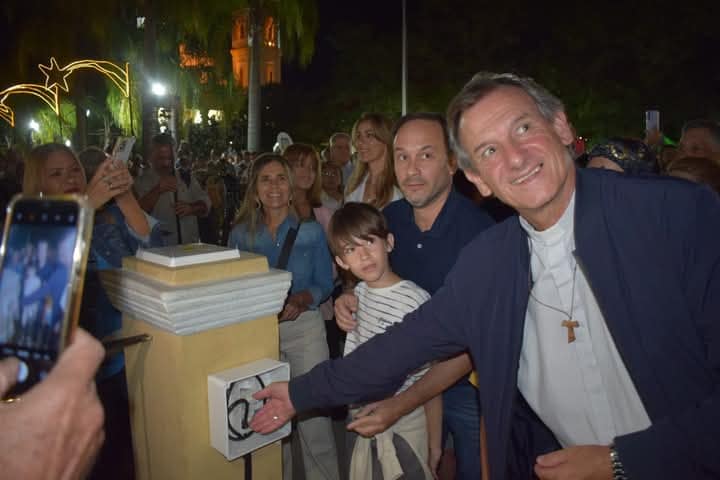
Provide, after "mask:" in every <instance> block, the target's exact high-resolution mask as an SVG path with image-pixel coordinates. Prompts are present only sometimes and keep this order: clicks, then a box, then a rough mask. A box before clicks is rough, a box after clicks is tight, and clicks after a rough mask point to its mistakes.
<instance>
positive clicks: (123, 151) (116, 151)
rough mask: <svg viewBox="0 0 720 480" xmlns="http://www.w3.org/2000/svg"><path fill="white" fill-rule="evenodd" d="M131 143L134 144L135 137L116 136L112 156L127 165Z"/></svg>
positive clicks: (130, 152)
mask: <svg viewBox="0 0 720 480" xmlns="http://www.w3.org/2000/svg"><path fill="white" fill-rule="evenodd" d="M133 145H135V137H118V138H117V140H116V141H115V146H114V147H113V151H112V157H113V158H114V159H115V160H118V161H120V162H122V163H123V164H124V165H127V163H128V160H129V159H130V155H131V154H132V148H133Z"/></svg>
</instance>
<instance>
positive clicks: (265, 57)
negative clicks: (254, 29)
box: [230, 10, 282, 88]
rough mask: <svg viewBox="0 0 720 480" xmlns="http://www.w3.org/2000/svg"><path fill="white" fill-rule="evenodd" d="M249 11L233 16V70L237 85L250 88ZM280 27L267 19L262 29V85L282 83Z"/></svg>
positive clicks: (237, 12)
mask: <svg viewBox="0 0 720 480" xmlns="http://www.w3.org/2000/svg"><path fill="white" fill-rule="evenodd" d="M248 18H249V15H248V10H238V11H236V12H235V13H234V14H233V29H232V48H231V49H230V54H231V55H232V69H233V79H234V80H235V84H236V85H240V86H242V87H243V88H247V86H248V74H249V72H250V63H249V62H250V46H249V44H248V28H249V26H248ZM278 36H279V31H278V25H277V23H276V22H275V19H274V18H273V17H266V18H265V19H264V21H263V28H262V48H261V53H260V59H261V60H260V62H261V67H260V83H261V84H262V85H267V84H269V83H280V81H281V67H280V60H281V57H282V54H281V51H280V42H279V38H278Z"/></svg>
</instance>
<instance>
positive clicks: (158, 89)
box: [150, 82, 167, 97]
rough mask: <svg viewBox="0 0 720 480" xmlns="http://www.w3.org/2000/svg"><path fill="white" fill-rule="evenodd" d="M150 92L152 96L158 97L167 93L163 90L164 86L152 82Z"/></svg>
mask: <svg viewBox="0 0 720 480" xmlns="http://www.w3.org/2000/svg"><path fill="white" fill-rule="evenodd" d="M150 91H151V92H152V93H153V95H157V96H158V97H164V96H165V94H166V93H167V88H165V85H163V84H162V83H160V82H153V84H152V85H151V86H150Z"/></svg>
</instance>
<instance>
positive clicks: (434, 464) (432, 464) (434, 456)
mask: <svg viewBox="0 0 720 480" xmlns="http://www.w3.org/2000/svg"><path fill="white" fill-rule="evenodd" d="M442 453H443V452H442V449H441V448H430V449H428V468H429V469H430V473H432V476H433V478H434V479H435V480H438V479H439V477H438V468H439V467H440V460H441V459H442Z"/></svg>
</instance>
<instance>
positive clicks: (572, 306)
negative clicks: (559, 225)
mask: <svg viewBox="0 0 720 480" xmlns="http://www.w3.org/2000/svg"><path fill="white" fill-rule="evenodd" d="M528 243H530V259H531V260H532V254H533V253H534V251H535V249H534V248H533V244H532V240H530V239H528ZM577 269H578V264H577V262H575V267H574V268H573V281H572V289H571V292H570V313H568V312H566V311H565V310H562V309H560V308H558V307H555V306H553V305H549V304H547V303H545V302H543V301H541V300H540V299H539V298H537V297H536V296H535V294H533V292H532V291H533V289H532V287H533V284H532V267H531V268H530V271H529V272H528V287H529V290H530V297H531V298H532V299H533V300H535V301H536V302H537V303H538V304H540V305H542V306H543V307H545V308H549V309H550V310H554V311H556V312H558V313H562V314H563V315H565V316H566V317H567V319H568V320H571V319H572V313H573V309H574V308H575V280H576V278H577Z"/></svg>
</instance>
